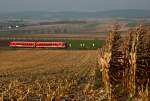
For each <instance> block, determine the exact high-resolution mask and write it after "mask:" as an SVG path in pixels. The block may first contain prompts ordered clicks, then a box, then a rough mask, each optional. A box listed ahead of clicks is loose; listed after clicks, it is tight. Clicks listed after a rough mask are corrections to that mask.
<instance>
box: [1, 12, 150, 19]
mask: <svg viewBox="0 0 150 101" xmlns="http://www.w3.org/2000/svg"><path fill="white" fill-rule="evenodd" d="M103 17H125V18H126V17H129V18H130V17H146V18H149V17H150V10H131V9H128V10H111V11H100V12H74V11H65V12H42V11H29V12H14V13H1V14H0V19H62V20H64V19H67V20H68V19H70V20H71V19H87V18H103Z"/></svg>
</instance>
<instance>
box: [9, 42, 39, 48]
mask: <svg viewBox="0 0 150 101" xmlns="http://www.w3.org/2000/svg"><path fill="white" fill-rule="evenodd" d="M35 44H36V43H35V42H22V41H13V42H10V43H9V46H10V47H24V48H25V47H27V48H30V47H35Z"/></svg>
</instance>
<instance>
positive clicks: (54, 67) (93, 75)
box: [0, 49, 102, 101]
mask: <svg viewBox="0 0 150 101" xmlns="http://www.w3.org/2000/svg"><path fill="white" fill-rule="evenodd" d="M99 77H100V71H99V69H98V66H97V52H96V51H95V50H94V51H88V50H86V51H78V50H75V51H71V50H70V51H66V50H39V49H26V50H0V93H1V95H3V96H5V99H14V98H15V99H18V101H19V100H20V101H28V100H29V99H33V98H34V99H35V98H36V99H42V101H50V100H52V99H54V100H56V101H57V100H60V99H67V100H69V99H70V100H72V99H75V100H87V101H88V100H89V101H92V100H93V101H94V100H96V99H98V98H100V96H102V94H98V93H99V92H98V93H97V91H98V90H100V89H101V88H100V84H99V83H100V82H99V81H100V78H99ZM101 93H102V92H101Z"/></svg>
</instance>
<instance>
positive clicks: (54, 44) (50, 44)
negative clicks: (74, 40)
mask: <svg viewBox="0 0 150 101" xmlns="http://www.w3.org/2000/svg"><path fill="white" fill-rule="evenodd" d="M36 47H39V48H44V47H47V48H67V44H66V43H65V42H36Z"/></svg>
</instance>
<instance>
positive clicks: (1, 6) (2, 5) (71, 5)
mask: <svg viewBox="0 0 150 101" xmlns="http://www.w3.org/2000/svg"><path fill="white" fill-rule="evenodd" d="M149 5H150V0H0V12H18V11H19V12H21V11H50V12H55V11H108V10H116V9H148V10H150V6H149Z"/></svg>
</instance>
